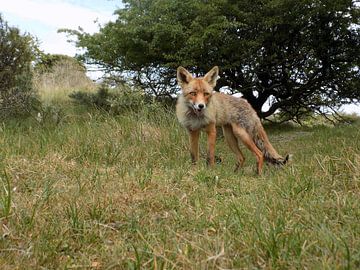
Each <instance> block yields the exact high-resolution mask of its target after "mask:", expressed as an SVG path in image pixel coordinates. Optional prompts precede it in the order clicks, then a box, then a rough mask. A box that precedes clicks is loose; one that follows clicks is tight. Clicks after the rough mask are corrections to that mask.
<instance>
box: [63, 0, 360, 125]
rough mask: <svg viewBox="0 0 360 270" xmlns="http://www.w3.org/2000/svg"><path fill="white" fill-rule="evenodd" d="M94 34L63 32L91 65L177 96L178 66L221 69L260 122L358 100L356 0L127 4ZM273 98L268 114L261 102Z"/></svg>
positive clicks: (222, 83) (224, 82)
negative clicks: (72, 40) (278, 113)
mask: <svg viewBox="0 0 360 270" xmlns="http://www.w3.org/2000/svg"><path fill="white" fill-rule="evenodd" d="M124 2H125V8H123V9H120V10H117V11H116V15H117V20H116V21H115V22H109V23H108V24H106V25H105V26H104V27H102V28H101V29H100V32H99V33H95V34H93V35H91V34H88V33H85V32H83V31H81V30H79V31H76V30H65V31H67V32H68V33H69V34H71V35H74V36H76V37H77V41H76V45H77V46H78V47H80V48H83V49H85V53H84V54H82V55H81V57H82V59H83V60H85V61H86V62H87V63H90V64H96V65H99V66H101V67H102V68H103V69H104V70H105V71H106V72H107V73H109V74H114V73H115V74H121V75H122V76H124V77H126V78H127V79H128V80H130V81H131V82H133V83H136V84H138V85H141V86H143V87H144V88H146V89H147V90H150V91H151V92H153V93H154V94H155V95H171V94H173V93H174V92H175V91H176V90H177V88H176V82H175V69H176V67H177V66H179V65H183V66H186V67H188V69H189V70H191V71H192V72H193V73H196V74H197V75H201V74H204V73H205V72H206V71H208V70H209V69H210V68H211V67H212V66H214V65H218V66H220V68H221V78H220V79H219V81H218V82H219V85H218V89H219V88H221V87H225V88H226V89H227V90H228V91H230V92H231V93H236V92H241V93H242V94H243V96H244V97H245V98H246V99H247V100H248V101H249V102H250V103H251V104H252V106H253V107H254V109H255V110H256V111H257V112H258V114H259V116H260V117H262V118H265V117H268V116H270V115H272V114H273V113H274V112H275V111H277V110H280V111H281V112H282V113H283V114H284V115H285V116H286V117H289V118H294V117H299V116H301V115H302V114H304V113H305V114H306V113H309V112H316V111H317V112H321V111H322V109H323V108H324V107H327V108H336V107H337V106H339V105H341V104H345V103H351V102H357V101H359V100H360V91H358V89H359V86H360V72H359V59H360V46H359V45H360V44H359V43H360V39H359V29H360V28H359V15H360V13H359V8H358V7H357V6H356V4H355V2H356V1H352V0H338V1H333V0H323V1H320V0H297V1H295V0H262V1H259V0H171V1H167V0H127V1H124ZM268 100H271V106H270V108H269V109H268V110H267V111H262V108H263V105H264V103H265V102H267V101H268Z"/></svg>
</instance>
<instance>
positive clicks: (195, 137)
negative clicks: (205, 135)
mask: <svg viewBox="0 0 360 270" xmlns="http://www.w3.org/2000/svg"><path fill="white" fill-rule="evenodd" d="M189 133H190V154H191V162H192V163H193V164H196V162H197V161H198V160H199V135H200V130H189Z"/></svg>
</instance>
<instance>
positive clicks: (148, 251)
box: [0, 89, 360, 269]
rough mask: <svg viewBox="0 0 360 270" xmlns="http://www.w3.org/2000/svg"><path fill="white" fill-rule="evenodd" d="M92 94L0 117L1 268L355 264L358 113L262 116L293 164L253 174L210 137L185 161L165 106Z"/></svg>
mask: <svg viewBox="0 0 360 270" xmlns="http://www.w3.org/2000/svg"><path fill="white" fill-rule="evenodd" d="M102 91H105V90H104V89H103V90H102ZM108 91H110V90H108ZM42 93H43V94H45V97H47V98H49V97H48V96H46V95H47V93H48V91H44V92H42ZM61 93H64V92H63V91H61ZM100 93H101V92H100ZM100 93H98V94H96V93H94V94H89V95H85V94H84V95H85V96H86V97H93V98H94V99H91V98H90V102H89V103H86V102H83V101H84V100H83V99H81V98H80V99H77V100H78V101H79V102H76V103H74V102H72V103H70V102H68V101H67V102H64V99H58V96H57V95H54V100H52V102H50V104H51V105H49V107H48V108H49V109H48V110H46V111H43V112H41V114H40V115H38V116H39V117H36V118H28V119H27V120H23V121H21V122H19V121H16V120H14V119H9V120H6V121H4V122H3V123H2V125H1V126H0V129H1V132H0V143H1V145H3V146H5V147H2V148H1V149H0V235H1V237H0V253H1V256H0V268H1V269H27V268H32V269H39V268H46V269H72V268H89V269H201V268H206V269H219V268H220V269H225V268H227V269H229V268H235V269H239V268H273V269H284V268H308V269H319V268H322V269H323V268H325V269H326V268H328V269H329V268H346V269H351V268H354V269H355V268H358V267H359V265H360V253H359V250H360V240H359V239H360V237H359V236H360V227H359V225H358V224H359V222H358V221H359V220H358V219H359V213H360V206H359V204H358V201H359V195H358V194H360V183H359V179H360V175H359V172H360V156H359V152H360V143H359V140H357V138H358V137H359V136H360V134H359V133H360V132H359V130H360V128H359V127H360V122H359V119H357V122H355V123H354V124H353V125H342V126H337V127H335V128H334V127H329V126H323V125H322V126H319V125H314V126H313V127H296V126H291V125H280V126H278V127H276V126H271V127H269V126H268V127H266V129H267V130H268V132H269V134H270V138H271V141H272V142H273V144H274V146H275V147H276V148H277V149H278V150H279V152H280V153H286V152H290V153H293V154H294V161H293V163H291V164H289V165H288V166H286V167H284V168H275V167H267V168H265V170H264V174H263V175H262V176H257V175H255V167H254V164H255V162H254V160H253V156H252V155H251V153H250V152H249V151H244V153H245V154H246V158H247V162H246V163H245V166H244V168H243V169H242V170H241V171H240V172H239V173H233V166H234V157H233V155H232V154H231V153H230V151H229V150H228V148H227V146H226V145H225V143H224V141H223V140H222V139H221V138H219V140H218V145H217V153H218V155H220V156H221V157H222V160H223V162H222V164H218V165H217V166H216V168H215V169H213V170H209V169H208V168H207V167H206V166H205V157H204V158H203V159H202V160H203V162H201V163H200V164H199V165H198V166H197V167H193V166H192V165H191V163H190V158H189V155H188V150H187V148H188V138H187V134H186V131H185V130H184V129H183V128H182V127H180V126H179V124H178V123H177V120H176V118H175V114H174V111H173V110H168V111H165V110H164V108H163V107H162V105H159V104H158V103H157V102H152V103H148V102H147V101H146V100H144V99H143V100H142V101H141V97H142V98H144V96H143V95H142V96H137V97H136V98H134V100H135V101H136V103H134V104H137V105H141V107H140V109H139V106H134V107H131V106H130V107H124V106H123V105H124V104H121V103H119V104H117V103H116V104H117V105H118V108H122V109H123V110H121V113H113V111H111V110H110V111H109V112H108V111H107V110H105V109H104V108H107V106H93V105H94V104H95V105H96V103H93V102H92V101H94V100H102V101H109V99H108V98H109V96H110V97H112V98H110V101H111V100H113V99H115V100H116V97H117V95H115V94H113V93H111V94H109V92H106V91H105V93H106V94H104V95H103V96H101V95H100ZM115 93H116V91H115ZM114 95H115V96H114ZM95 97H96V98H95ZM102 97H103V98H102ZM104 97H105V98H104ZM129 97H130V96H127V98H129ZM42 99H44V97H42ZM85 100H87V101H89V99H86V98H85ZM59 102H61V103H59ZM60 104H61V106H60V108H61V110H62V111H61V113H59V111H57V110H56V109H57V107H54V106H56V105H60ZM83 104H85V105H86V106H84V105H83ZM100 104H102V103H100ZM105 104H107V103H105ZM88 105H90V106H88ZM99 109H100V110H99ZM355 120H356V119H355ZM204 139H205V138H204V137H203V140H202V141H203V144H202V146H201V147H202V152H203V153H205V142H204ZM309 142H311V143H309ZM324 142H326V143H324ZM204 156H205V155H204Z"/></svg>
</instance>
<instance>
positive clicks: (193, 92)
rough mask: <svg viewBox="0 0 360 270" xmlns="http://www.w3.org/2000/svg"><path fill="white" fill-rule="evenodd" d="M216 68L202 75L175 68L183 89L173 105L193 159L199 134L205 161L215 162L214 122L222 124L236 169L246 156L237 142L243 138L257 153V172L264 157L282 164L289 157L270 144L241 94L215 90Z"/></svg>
mask: <svg viewBox="0 0 360 270" xmlns="http://www.w3.org/2000/svg"><path fill="white" fill-rule="evenodd" d="M218 75H219V68H218V67H217V66H215V67H213V68H212V69H211V70H210V71H209V72H208V73H207V74H206V75H205V76H204V77H199V78H194V77H193V76H192V75H191V74H190V73H189V72H188V71H187V70H186V69H185V68H183V67H179V68H178V69H177V81H178V84H179V85H180V87H181V90H182V93H181V95H180V96H179V98H178V101H177V105H176V115H177V118H178V120H179V122H180V123H181V124H182V125H183V126H184V127H185V128H186V129H187V130H188V131H189V134H190V148H191V150H190V152H191V159H192V162H193V163H196V162H197V161H198V160H199V134H200V131H201V130H205V131H206V133H207V136H208V164H209V165H210V166H211V167H212V166H214V164H215V140H216V126H222V129H223V133H224V137H225V140H226V142H227V144H228V145H229V147H230V149H231V150H232V151H233V152H234V154H235V155H236V158H237V163H236V168H235V171H237V170H238V168H239V167H242V166H243V164H244V161H245V158H244V156H243V154H242V152H241V150H240V148H239V145H238V143H239V142H240V141H242V142H243V143H244V144H245V146H247V148H249V149H250V151H251V152H253V154H254V155H255V156H256V160H257V173H258V174H261V172H262V168H263V163H264V159H265V161H266V162H269V163H272V164H278V165H283V164H285V163H286V162H287V161H288V160H289V155H287V156H286V157H285V158H283V157H282V156H280V155H279V154H278V153H277V152H276V150H275V149H274V147H273V146H272V145H271V143H270V141H269V139H268V137H267V135H266V133H265V130H264V128H263V126H262V124H261V121H260V119H259V117H258V116H257V114H256V112H255V110H254V109H253V108H252V107H251V105H250V104H249V103H248V102H247V101H246V100H245V99H243V98H237V97H234V96H231V95H226V94H223V93H218V92H215V91H214V87H215V85H216V81H217V79H218Z"/></svg>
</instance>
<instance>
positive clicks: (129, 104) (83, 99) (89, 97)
mask: <svg viewBox="0 0 360 270" xmlns="http://www.w3.org/2000/svg"><path fill="white" fill-rule="evenodd" d="M69 97H70V98H72V99H74V100H75V101H77V102H78V103H80V104H84V105H87V106H91V107H95V108H96V109H102V110H104V111H106V112H108V113H110V114H113V115H117V114H121V113H124V112H126V111H135V112H138V111H140V110H143V109H144V107H145V105H146V103H147V100H146V96H145V95H144V93H143V92H141V91H138V90H132V89H130V88H128V87H126V86H118V87H116V88H109V87H108V86H106V85H102V86H100V88H99V90H98V91H97V92H95V93H89V92H82V91H77V92H74V93H71V94H70V95H69Z"/></svg>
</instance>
